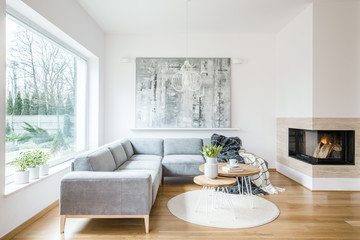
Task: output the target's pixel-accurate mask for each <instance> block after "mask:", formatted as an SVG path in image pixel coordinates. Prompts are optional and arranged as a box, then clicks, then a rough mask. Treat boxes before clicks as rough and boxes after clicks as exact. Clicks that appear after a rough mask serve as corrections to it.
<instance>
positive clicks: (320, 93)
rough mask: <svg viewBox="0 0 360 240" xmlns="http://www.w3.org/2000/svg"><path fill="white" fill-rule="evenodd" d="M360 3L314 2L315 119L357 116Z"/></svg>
mask: <svg viewBox="0 0 360 240" xmlns="http://www.w3.org/2000/svg"><path fill="white" fill-rule="evenodd" d="M359 92H360V1H351V0H317V1H315V2H314V85H313V101H314V104H313V112H314V114H313V115H314V117H360V94H359Z"/></svg>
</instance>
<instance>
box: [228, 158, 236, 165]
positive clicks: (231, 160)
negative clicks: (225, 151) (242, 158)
mask: <svg viewBox="0 0 360 240" xmlns="http://www.w3.org/2000/svg"><path fill="white" fill-rule="evenodd" d="M229 162H230V166H232V167H233V166H235V165H236V163H237V160H236V159H230V160H229Z"/></svg>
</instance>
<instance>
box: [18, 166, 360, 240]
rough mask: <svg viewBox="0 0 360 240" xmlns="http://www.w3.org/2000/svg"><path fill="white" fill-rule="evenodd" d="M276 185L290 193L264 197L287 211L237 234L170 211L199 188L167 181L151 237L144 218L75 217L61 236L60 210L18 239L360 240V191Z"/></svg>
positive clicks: (274, 177)
mask: <svg viewBox="0 0 360 240" xmlns="http://www.w3.org/2000/svg"><path fill="white" fill-rule="evenodd" d="M271 181H272V183H273V184H274V185H275V186H279V187H283V188H286V191H285V192H283V193H280V194H279V195H268V196H263V197H264V198H266V199H268V200H270V201H272V202H273V203H275V204H276V205H277V206H278V207H279V209H280V211H281V213H280V216H279V217H278V218H277V219H276V220H275V221H273V222H271V223H269V224H266V225H263V226H260V227H254V228H247V229H236V230H232V229H221V228H211V227H204V226H199V225H195V224H191V223H187V222H184V221H182V220H180V219H178V218H176V217H174V216H173V215H172V214H171V213H170V212H169V210H168V209H167V206H166V205H167V202H168V200H169V199H170V198H172V197H174V196H176V195H178V194H180V193H183V192H186V191H191V190H197V189H199V186H196V185H194V184H192V183H191V181H187V182H186V183H184V182H183V183H181V184H180V183H170V182H165V185H163V186H162V187H160V189H159V193H158V196H157V199H156V203H155V204H154V206H153V208H152V211H151V215H150V233H149V234H145V227H144V220H143V219H91V220H89V219H69V220H67V223H66V229H65V234H63V235H61V234H60V233H59V214H58V211H59V208H58V207H56V208H54V209H53V210H51V211H50V212H49V213H47V214H46V215H44V216H43V217H41V218H40V219H39V220H37V221H36V222H34V223H33V224H32V225H30V226H29V227H28V228H26V229H25V230H23V231H22V232H20V233H19V234H18V235H16V236H15V238H13V239H17V240H20V239H22V240H25V239H36V240H55V239H74V240H75V239H79V240H80V239H81V240H91V239H103V240H106V239H163V240H167V239H171V240H173V239H174V240H175V239H360V192H311V191H309V190H307V189H305V188H303V187H301V186H300V185H299V184H297V183H295V182H293V181H291V180H290V179H288V178H286V177H284V176H282V175H281V174H279V173H276V172H272V173H271Z"/></svg>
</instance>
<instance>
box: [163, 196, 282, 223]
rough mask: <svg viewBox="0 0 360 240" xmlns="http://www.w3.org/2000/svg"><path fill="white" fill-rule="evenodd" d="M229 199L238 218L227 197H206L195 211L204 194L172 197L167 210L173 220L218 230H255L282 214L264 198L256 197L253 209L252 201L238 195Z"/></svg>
mask: <svg viewBox="0 0 360 240" xmlns="http://www.w3.org/2000/svg"><path fill="white" fill-rule="evenodd" d="M205 196H207V197H205ZM228 196H229V197H230V200H231V203H232V205H233V209H235V217H234V211H233V209H232V208H231V207H230V203H229V201H227V199H226V198H225V195H224V194H219V195H217V197H214V198H213V197H212V196H211V193H206V194H205V195H203V198H202V200H201V202H200V204H199V206H198V208H197V210H196V207H197V205H198V202H199V199H200V197H201V190H197V191H190V192H185V193H182V194H179V195H177V196H175V197H173V198H172V199H170V200H169V202H168V209H169V210H170V212H171V213H172V214H173V215H174V216H176V217H178V218H180V219H182V220H184V221H186V222H190V223H194V224H199V225H203V226H209V227H218V228H249V227H256V226H260V225H263V224H266V223H269V222H271V221H273V220H275V219H276V218H277V217H278V216H279V214H280V210H279V208H278V207H277V206H276V205H275V204H274V203H272V202H270V201H268V200H266V199H263V198H261V197H257V196H253V201H254V202H253V204H254V205H253V208H251V200H250V197H248V196H242V195H238V194H228ZM205 199H207V203H206V200H205ZM195 210H196V211H195Z"/></svg>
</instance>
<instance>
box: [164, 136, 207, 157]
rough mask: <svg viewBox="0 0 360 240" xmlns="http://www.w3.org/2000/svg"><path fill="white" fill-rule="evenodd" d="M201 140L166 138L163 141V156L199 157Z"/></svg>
mask: <svg viewBox="0 0 360 240" xmlns="http://www.w3.org/2000/svg"><path fill="white" fill-rule="evenodd" d="M202 146H203V141H202V139H201V138H167V139H165V140H164V156H165V155H201V153H200V151H199V150H200V149H202Z"/></svg>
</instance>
